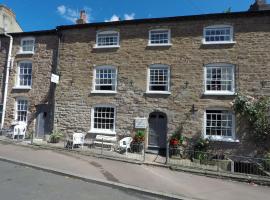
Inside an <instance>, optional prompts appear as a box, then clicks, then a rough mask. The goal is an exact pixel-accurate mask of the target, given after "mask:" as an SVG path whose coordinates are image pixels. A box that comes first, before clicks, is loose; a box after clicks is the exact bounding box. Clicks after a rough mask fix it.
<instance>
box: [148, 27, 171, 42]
mask: <svg viewBox="0 0 270 200" xmlns="http://www.w3.org/2000/svg"><path fill="white" fill-rule="evenodd" d="M162 45H171V31H170V30H169V29H154V30H150V31H149V42H148V46H162Z"/></svg>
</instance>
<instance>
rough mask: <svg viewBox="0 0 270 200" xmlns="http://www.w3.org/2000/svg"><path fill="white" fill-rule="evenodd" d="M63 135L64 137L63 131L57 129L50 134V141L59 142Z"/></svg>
mask: <svg viewBox="0 0 270 200" xmlns="http://www.w3.org/2000/svg"><path fill="white" fill-rule="evenodd" d="M62 137H63V133H62V132H61V131H59V130H57V129H55V130H54V131H53V132H52V134H51V135H50V143H58V142H59V141H60V139H61V138H62Z"/></svg>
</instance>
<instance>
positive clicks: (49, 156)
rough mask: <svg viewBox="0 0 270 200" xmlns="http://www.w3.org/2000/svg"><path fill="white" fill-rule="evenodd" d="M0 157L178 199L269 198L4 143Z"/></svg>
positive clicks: (217, 183) (228, 184)
mask: <svg viewBox="0 0 270 200" xmlns="http://www.w3.org/2000/svg"><path fill="white" fill-rule="evenodd" d="M0 158H2V159H9V160H13V161H16V162H23V163H28V164H30V165H34V166H38V167H40V168H46V169H52V170H53V171H59V172H62V173H65V174H72V175H76V176H78V177H83V178H85V179H93V180H99V181H104V182H106V183H115V184H116V185H117V184H120V185H127V186H134V187H138V188H137V189H139V188H143V190H149V191H156V192H158V193H161V194H171V195H177V196H178V197H179V199H180V197H182V199H207V200H217V199H218V200H223V199H224V200H225V199H226V200H241V199H243V200H254V199H258V200H259V199H268V198H269V196H270V188H269V187H265V186H257V185H254V184H248V183H241V182H233V181H230V180H222V179H216V178H210V177H204V176H199V175H194V174H189V173H184V172H178V171H172V170H169V169H167V168H162V167H154V166H147V165H138V164H132V163H125V162H120V161H114V160H108V159H102V158H95V157H90V156H83V155H75V154H73V155H71V154H70V155H68V154H62V153H59V152H55V151H52V150H44V149H37V148H29V147H23V146H19V145H12V144H7V143H6V144H3V143H0ZM0 176H1V175H0ZM143 190H142V191H143Z"/></svg>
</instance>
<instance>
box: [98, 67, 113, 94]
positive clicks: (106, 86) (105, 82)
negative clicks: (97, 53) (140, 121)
mask: <svg viewBox="0 0 270 200" xmlns="http://www.w3.org/2000/svg"><path fill="white" fill-rule="evenodd" d="M95 90H108V91H115V90H116V69H113V68H107V69H106V68H105V69H98V68H97V69H96V80H95Z"/></svg>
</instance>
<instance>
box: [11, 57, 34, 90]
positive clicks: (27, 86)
mask: <svg viewBox="0 0 270 200" xmlns="http://www.w3.org/2000/svg"><path fill="white" fill-rule="evenodd" d="M22 63H26V64H31V67H32V69H31V71H32V73H31V85H20V68H21V64H22ZM32 84H33V63H32V61H28V60H24V61H20V62H18V66H17V77H16V85H15V87H13V89H31V88H32Z"/></svg>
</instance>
